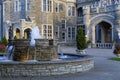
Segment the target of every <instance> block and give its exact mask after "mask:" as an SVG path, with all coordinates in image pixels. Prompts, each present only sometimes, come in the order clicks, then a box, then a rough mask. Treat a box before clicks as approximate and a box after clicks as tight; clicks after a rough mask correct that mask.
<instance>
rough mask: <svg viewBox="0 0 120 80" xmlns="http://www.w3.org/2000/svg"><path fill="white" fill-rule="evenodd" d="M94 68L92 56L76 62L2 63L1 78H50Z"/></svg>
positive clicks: (0, 67) (0, 64) (0, 66)
mask: <svg viewBox="0 0 120 80" xmlns="http://www.w3.org/2000/svg"><path fill="white" fill-rule="evenodd" d="M93 67H94V60H93V58H92V57H90V56H85V57H84V58H78V59H75V60H57V61H55V60H52V61H36V62H29V61H26V62H18V61H13V62H0V76H1V77H2V76H6V77H9V76H13V77H14V76H16V77H17V76H49V75H61V74H68V73H77V72H84V71H88V70H90V69H92V68H93Z"/></svg>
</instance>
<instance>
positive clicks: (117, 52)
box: [113, 44, 120, 58]
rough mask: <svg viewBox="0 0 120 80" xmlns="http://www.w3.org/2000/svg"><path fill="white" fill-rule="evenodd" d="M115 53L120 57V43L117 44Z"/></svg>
mask: <svg viewBox="0 0 120 80" xmlns="http://www.w3.org/2000/svg"><path fill="white" fill-rule="evenodd" d="M113 53H114V54H115V55H116V56H117V57H118V58H120V45H119V44H115V48H114V51H113Z"/></svg>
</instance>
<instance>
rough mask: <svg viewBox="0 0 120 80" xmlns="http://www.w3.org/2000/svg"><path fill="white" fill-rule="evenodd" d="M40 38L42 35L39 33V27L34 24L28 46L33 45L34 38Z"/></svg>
mask: <svg viewBox="0 0 120 80" xmlns="http://www.w3.org/2000/svg"><path fill="white" fill-rule="evenodd" d="M40 38H42V37H41V35H40V32H39V28H38V26H35V27H34V28H33V29H32V32H31V41H30V46H35V40H34V39H40Z"/></svg>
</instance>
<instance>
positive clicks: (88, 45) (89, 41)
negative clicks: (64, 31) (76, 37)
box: [87, 40, 92, 48]
mask: <svg viewBox="0 0 120 80" xmlns="http://www.w3.org/2000/svg"><path fill="white" fill-rule="evenodd" d="M87 47H88V48H91V47H92V41H91V40H88V41H87Z"/></svg>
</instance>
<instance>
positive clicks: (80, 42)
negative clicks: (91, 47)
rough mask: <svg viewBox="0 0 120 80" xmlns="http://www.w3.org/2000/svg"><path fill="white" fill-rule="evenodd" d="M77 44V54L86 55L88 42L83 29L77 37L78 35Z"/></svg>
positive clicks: (79, 30)
mask: <svg viewBox="0 0 120 80" xmlns="http://www.w3.org/2000/svg"><path fill="white" fill-rule="evenodd" d="M76 44H77V50H76V51H77V53H80V54H85V50H84V49H85V48H86V40H85V35H84V33H83V29H82V28H79V29H78V32H77V35H76Z"/></svg>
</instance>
